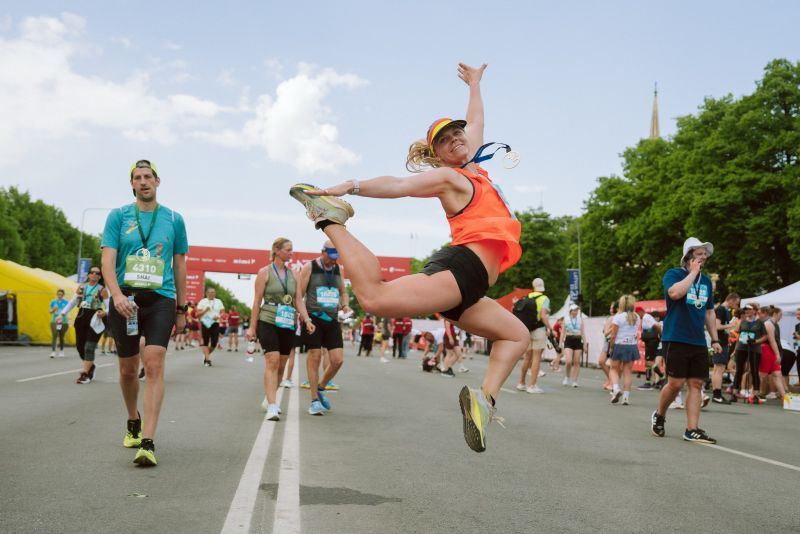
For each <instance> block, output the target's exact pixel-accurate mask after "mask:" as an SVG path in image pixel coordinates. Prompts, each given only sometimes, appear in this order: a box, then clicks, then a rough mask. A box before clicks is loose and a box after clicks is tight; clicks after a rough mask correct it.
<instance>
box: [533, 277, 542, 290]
mask: <svg viewBox="0 0 800 534" xmlns="http://www.w3.org/2000/svg"><path fill="white" fill-rule="evenodd" d="M533 290H534V291H544V280H542V279H541V278H534V279H533Z"/></svg>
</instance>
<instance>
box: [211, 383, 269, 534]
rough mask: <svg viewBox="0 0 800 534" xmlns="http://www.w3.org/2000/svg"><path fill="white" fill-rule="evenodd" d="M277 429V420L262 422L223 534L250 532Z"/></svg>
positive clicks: (265, 419) (223, 527)
mask: <svg viewBox="0 0 800 534" xmlns="http://www.w3.org/2000/svg"><path fill="white" fill-rule="evenodd" d="M283 390H284V388H278V395H277V397H276V398H275V401H276V402H277V403H278V404H280V403H281V399H282V398H283ZM274 431H275V421H269V420H267V415H266V414H264V420H263V421H262V422H261V429H260V430H259V431H258V436H256V442H255V443H253V448H252V449H251V450H250V457H249V458H248V459H247V463H246V464H245V466H244V472H243V473H242V478H241V479H240V480H239V487H238V488H236V494H235V495H234V496H233V501H231V507H230V508H229V509H228V515H227V517H225V524H224V525H223V526H222V531H221V532H222V534H229V533H234V532H244V533H247V532H250V521H251V520H252V519H253V509H254V508H255V505H256V499H257V497H258V488H259V486H260V485H261V476H262V474H263V472H264V464H265V463H266V461H267V455H268V454H269V445H270V442H271V441H272V433H273V432H274Z"/></svg>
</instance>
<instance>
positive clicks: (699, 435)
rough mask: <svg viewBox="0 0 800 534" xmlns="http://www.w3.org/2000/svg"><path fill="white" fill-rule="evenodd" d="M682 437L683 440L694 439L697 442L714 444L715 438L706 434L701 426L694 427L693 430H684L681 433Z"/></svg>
mask: <svg viewBox="0 0 800 534" xmlns="http://www.w3.org/2000/svg"><path fill="white" fill-rule="evenodd" d="M683 439H684V440H685V441H694V442H697V443H710V444H711V445H713V444H715V443H716V442H717V440H715V439H714V438H712V437H711V436H709V435H708V434H706V431H705V430H703V429H702V428H695V429H694V430H689V429H688V428H687V429H686V432H684V433H683Z"/></svg>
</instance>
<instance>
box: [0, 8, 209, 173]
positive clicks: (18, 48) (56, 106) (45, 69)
mask: <svg viewBox="0 0 800 534" xmlns="http://www.w3.org/2000/svg"><path fill="white" fill-rule="evenodd" d="M85 27H86V22H85V20H84V19H82V18H81V17H78V16H77V15H72V14H69V13H65V14H63V15H62V16H61V17H60V18H53V17H29V18H26V19H24V20H23V21H22V22H21V23H20V24H19V35H18V36H16V37H14V38H9V39H0V117H3V120H2V121H0V146H2V147H3V150H2V151H0V162H4V161H12V160H15V159H17V158H19V157H20V156H22V155H23V154H25V153H27V152H29V151H31V150H33V149H35V148H36V147H38V146H41V145H43V144H45V143H47V142H48V141H51V140H53V139H60V138H65V137H73V136H80V135H88V134H89V133H90V132H93V133H96V130H97V129H98V128H99V129H110V130H113V131H117V132H119V133H121V134H122V135H124V136H126V137H128V138H130V139H133V140H137V141H156V142H158V143H162V144H169V143H173V142H175V141H176V140H177V138H178V136H179V135H178V133H179V130H181V128H183V127H186V125H190V126H195V125H196V123H197V121H198V120H202V119H207V118H209V117H213V116H214V115H216V114H218V113H220V112H221V111H223V109H224V108H222V107H220V106H218V105H216V104H214V103H213V102H209V101H206V100H202V99H200V98H196V97H193V96H190V95H172V96H169V97H167V98H160V97H158V96H156V95H154V94H153V91H152V89H151V87H150V78H149V76H148V75H146V74H141V73H139V74H133V75H131V77H130V78H129V79H127V80H125V81H123V82H112V81H108V80H104V79H102V78H100V77H98V76H87V75H84V74H81V73H78V72H77V71H76V70H75V69H74V68H73V66H72V64H71V63H72V59H73V57H74V56H75V55H76V54H77V52H78V50H80V49H82V48H85V47H83V45H82V43H81V39H82V37H83V34H84V31H85ZM178 66H185V64H179V65H178Z"/></svg>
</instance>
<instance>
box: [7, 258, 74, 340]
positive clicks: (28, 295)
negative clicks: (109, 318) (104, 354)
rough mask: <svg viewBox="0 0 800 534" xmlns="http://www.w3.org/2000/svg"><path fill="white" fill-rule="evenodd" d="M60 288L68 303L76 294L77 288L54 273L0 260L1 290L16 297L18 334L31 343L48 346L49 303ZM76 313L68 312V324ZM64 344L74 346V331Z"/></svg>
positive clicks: (49, 336) (49, 333) (68, 335)
mask: <svg viewBox="0 0 800 534" xmlns="http://www.w3.org/2000/svg"><path fill="white" fill-rule="evenodd" d="M59 289H63V290H64V292H65V298H66V299H67V300H69V299H71V298H72V297H73V296H74V295H75V290H76V289H77V285H76V284H75V282H71V281H70V280H67V279H66V278H64V277H63V276H61V275H59V274H57V273H53V272H50V271H42V270H41V269H32V268H30V267H25V266H24V265H19V264H17V263H14V262H13V261H7V260H0V291H8V292H10V293H14V294H15V295H16V299H17V324H18V326H19V328H18V331H19V335H20V336H23V335H25V336H28V337H30V338H31V340H32V342H33V343H41V344H49V343H50V339H51V332H50V313H49V309H50V301H51V300H53V299H54V298H56V291H57V290H59ZM76 313H77V310H73V311H72V312H71V314H70V315H71V317H72V318H71V319H70V324H72V321H73V320H74V317H75V314H76ZM65 342H67V343H70V344H74V343H75V330H74V329H72V328H70V329H69V331H68V332H67V335H66V336H65Z"/></svg>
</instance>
